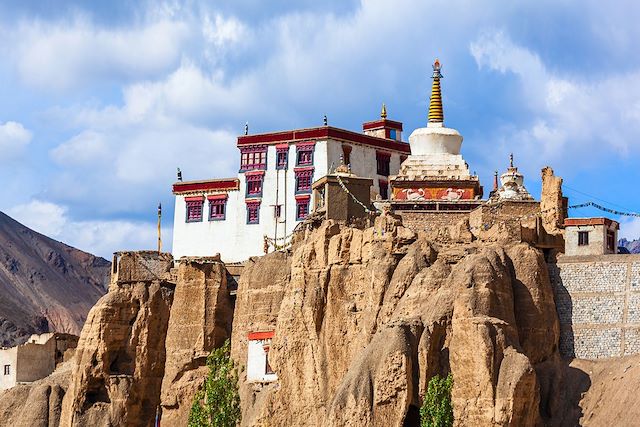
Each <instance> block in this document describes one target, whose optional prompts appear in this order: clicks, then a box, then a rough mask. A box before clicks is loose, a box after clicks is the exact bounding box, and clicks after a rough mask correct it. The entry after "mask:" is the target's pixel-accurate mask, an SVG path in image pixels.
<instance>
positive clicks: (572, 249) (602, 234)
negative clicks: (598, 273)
mask: <svg viewBox="0 0 640 427" xmlns="http://www.w3.org/2000/svg"><path fill="white" fill-rule="evenodd" d="M564 226H565V235H564V240H565V251H564V253H565V255H567V256H575V255H607V254H616V253H618V245H617V242H618V230H619V229H620V224H618V223H617V222H616V221H614V220H612V219H609V218H567V219H565V220H564Z"/></svg>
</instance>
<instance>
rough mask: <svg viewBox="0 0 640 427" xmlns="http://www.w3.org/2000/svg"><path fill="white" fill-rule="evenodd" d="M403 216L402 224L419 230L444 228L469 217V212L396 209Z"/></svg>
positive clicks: (416, 230)
mask: <svg viewBox="0 0 640 427" xmlns="http://www.w3.org/2000/svg"><path fill="white" fill-rule="evenodd" d="M396 214H398V215H400V217H401V218H402V225H404V226H405V227H407V228H409V229H411V230H413V231H415V232H418V231H432V230H438V229H442V228H443V227H446V226H449V225H455V224H456V223H458V222H460V221H463V220H465V219H467V220H468V219H469V212H447V211H445V212H421V211H396Z"/></svg>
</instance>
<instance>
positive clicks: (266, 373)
mask: <svg viewBox="0 0 640 427" xmlns="http://www.w3.org/2000/svg"><path fill="white" fill-rule="evenodd" d="M248 338H249V342H248V345H247V381H248V382H263V383H266V382H271V381H277V380H278V375H276V373H275V372H274V370H273V369H272V368H271V365H270V364H269V348H270V347H271V339H272V338H273V331H267V332H251V333H249V336H248Z"/></svg>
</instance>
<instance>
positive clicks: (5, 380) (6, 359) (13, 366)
mask: <svg viewBox="0 0 640 427" xmlns="http://www.w3.org/2000/svg"><path fill="white" fill-rule="evenodd" d="M17 362H18V347H12V348H7V349H4V350H0V390H6V389H8V388H11V387H13V386H14V385H16V372H17V367H18V366H17V365H18V363H17ZM5 365H9V375H5V374H4V367H5Z"/></svg>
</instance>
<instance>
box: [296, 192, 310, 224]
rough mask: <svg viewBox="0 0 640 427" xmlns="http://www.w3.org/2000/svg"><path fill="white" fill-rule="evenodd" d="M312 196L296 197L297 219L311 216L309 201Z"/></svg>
mask: <svg viewBox="0 0 640 427" xmlns="http://www.w3.org/2000/svg"><path fill="white" fill-rule="evenodd" d="M310 201H311V197H310V196H307V197H296V220H297V221H302V220H303V219H306V218H307V217H308V216H309V204H310V203H309V202H310Z"/></svg>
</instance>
